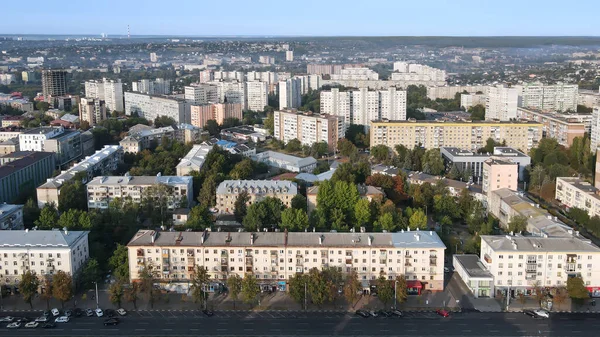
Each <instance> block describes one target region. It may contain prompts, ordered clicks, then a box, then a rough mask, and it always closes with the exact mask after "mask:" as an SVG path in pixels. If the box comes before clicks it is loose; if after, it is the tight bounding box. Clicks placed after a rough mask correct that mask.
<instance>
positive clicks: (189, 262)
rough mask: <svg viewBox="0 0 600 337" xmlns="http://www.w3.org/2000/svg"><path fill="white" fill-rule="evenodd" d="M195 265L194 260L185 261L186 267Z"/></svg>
mask: <svg viewBox="0 0 600 337" xmlns="http://www.w3.org/2000/svg"><path fill="white" fill-rule="evenodd" d="M195 264H196V260H194V258H189V259H187V265H188V266H193V265H195Z"/></svg>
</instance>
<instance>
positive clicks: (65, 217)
mask: <svg viewBox="0 0 600 337" xmlns="http://www.w3.org/2000/svg"><path fill="white" fill-rule="evenodd" d="M79 216H80V211H78V210H76V209H69V210H67V211H65V212H63V213H62V214H61V215H60V217H59V218H58V222H57V224H56V227H58V228H67V229H75V227H77V226H78V224H79Z"/></svg>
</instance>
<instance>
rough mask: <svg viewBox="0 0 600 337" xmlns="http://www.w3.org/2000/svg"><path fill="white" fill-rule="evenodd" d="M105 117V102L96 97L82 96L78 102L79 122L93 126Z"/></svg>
mask: <svg viewBox="0 0 600 337" xmlns="http://www.w3.org/2000/svg"><path fill="white" fill-rule="evenodd" d="M105 119H106V103H105V101H103V100H101V99H97V98H82V99H81V101H80V102H79V122H83V121H86V122H88V123H90V126H94V125H96V124H98V123H100V122H101V121H103V120H105Z"/></svg>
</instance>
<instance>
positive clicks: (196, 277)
mask: <svg viewBox="0 0 600 337" xmlns="http://www.w3.org/2000/svg"><path fill="white" fill-rule="evenodd" d="M209 281H210V275H209V274H208V272H207V271H206V268H205V267H204V266H196V268H195V269H194V271H193V272H192V275H191V285H190V290H191V291H192V298H193V299H194V303H198V304H200V306H204V305H206V295H207V292H206V289H207V287H208V282H209Z"/></svg>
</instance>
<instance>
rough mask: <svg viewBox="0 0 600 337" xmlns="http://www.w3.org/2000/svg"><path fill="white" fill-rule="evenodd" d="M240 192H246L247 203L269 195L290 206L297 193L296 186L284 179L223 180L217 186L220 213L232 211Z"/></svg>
mask: <svg viewBox="0 0 600 337" xmlns="http://www.w3.org/2000/svg"><path fill="white" fill-rule="evenodd" d="M242 192H246V193H248V197H249V198H250V200H249V201H248V204H249V205H251V204H254V203H257V202H259V201H261V200H263V199H264V198H267V197H271V198H276V199H279V200H281V202H282V203H283V204H284V205H285V206H286V207H291V206H292V199H293V198H294V197H295V196H296V195H297V194H298V186H296V183H294V182H291V181H286V180H225V181H223V182H222V183H220V184H219V186H218V187H217V205H216V208H217V209H218V210H219V212H220V213H233V210H234V208H235V202H236V200H237V198H238V196H239V194H240V193H242ZM264 225H269V224H264Z"/></svg>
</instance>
